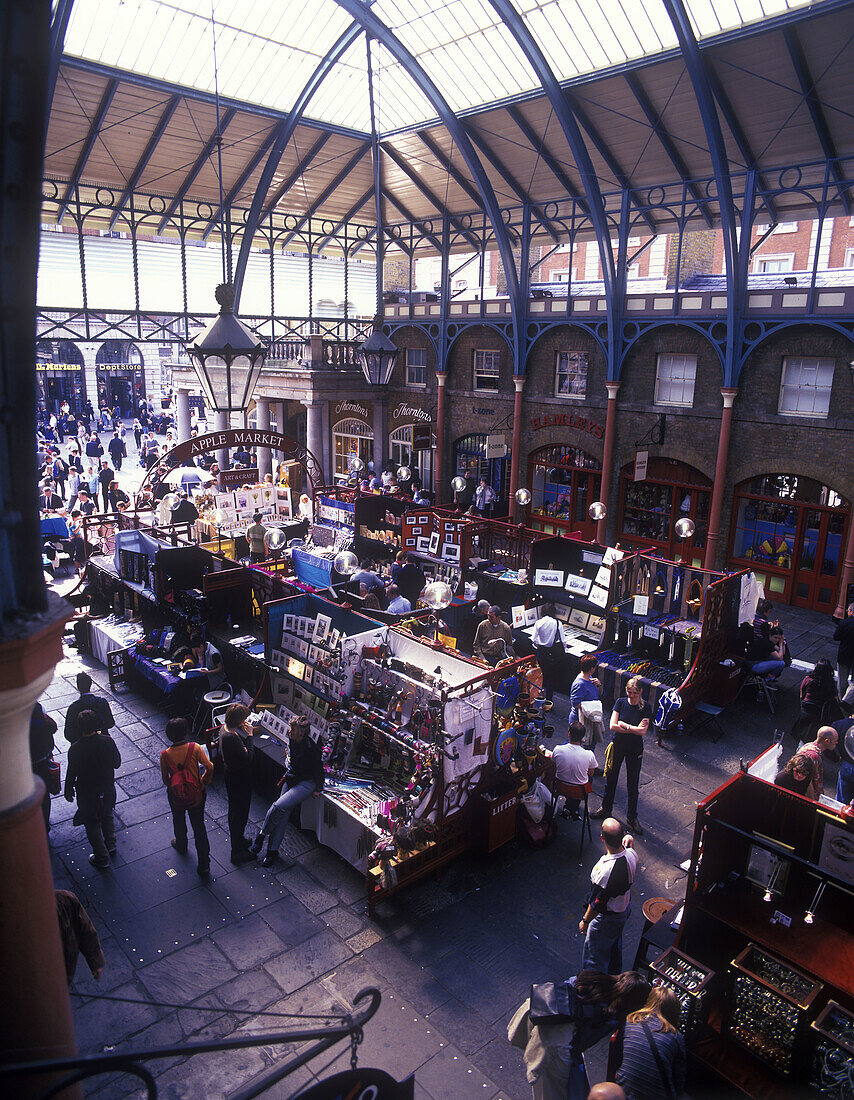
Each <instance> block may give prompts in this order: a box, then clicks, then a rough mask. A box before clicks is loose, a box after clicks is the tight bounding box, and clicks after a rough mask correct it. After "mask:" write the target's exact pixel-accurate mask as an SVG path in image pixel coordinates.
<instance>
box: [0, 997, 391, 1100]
mask: <svg viewBox="0 0 854 1100" xmlns="http://www.w3.org/2000/svg"><path fill="white" fill-rule="evenodd" d="M100 999H101V1000H107V1001H108V1000H113V999H116V1000H118V998H111V997H108V996H107V997H102V998H100ZM381 1000H382V994H381V993H380V991H379V990H378V989H376V988H375V987H374V986H368V987H366V988H365V989H362V990H360V991H359V993H357V994H356V997H355V998H354V1000H353V1007H354V1011H353V1012H349V1013H345V1014H344V1015H342V1016H337V1015H333V1014H332V1013H330V1014H329V1016H328V1017H323V1018H324V1019H326V1018H328V1019H329V1020H330V1023H328V1024H327V1025H326V1026H322V1027H321V1026H317V1027H304V1028H294V1029H293V1030H283V1031H265V1032H262V1033H261V1034H254V1035H243V1036H240V1037H238V1038H232V1039H218V1040H214V1041H209V1042H208V1041H204V1042H187V1043H183V1044H182V1045H181V1046H180V1047H176V1046H174V1045H173V1046H167V1047H150V1048H148V1049H144V1050H136V1051H123V1052H121V1053H112V1054H86V1055H80V1056H78V1057H76V1058H49V1059H46V1060H44V1061H39V1062H17V1063H11V1064H8V1065H3V1066H0V1092H2V1093H3V1094H4V1095H6V1096H14V1095H15V1094H16V1085H15V1084H13V1082H20V1081H21V1080H23V1079H26V1080H28V1081H30V1082H31V1083H32V1082H33V1081H34V1080H35V1079H37V1078H39V1077H48V1078H50V1080H49V1081H47V1082H46V1083H45V1086H44V1089H43V1091H42V1092H40V1093H38V1094H37V1100H49V1098H50V1097H52V1096H57V1095H58V1094H59V1093H61V1092H62V1091H63V1090H64V1089H67V1088H69V1087H71V1086H72V1085H76V1084H78V1083H79V1082H81V1081H86V1080H89V1079H90V1078H92V1077H97V1076H99V1075H101V1074H104V1073H126V1074H128V1075H130V1076H131V1077H136V1078H137V1079H138V1080H139V1081H141V1082H142V1083H143V1084H144V1085H145V1088H146V1095H147V1097H148V1100H157V1095H158V1092H157V1080H156V1078H155V1077H154V1074H153V1073H152V1072H151V1071H150V1070H149V1069H147V1068H146V1066H145V1065H143V1063H144V1062H149V1061H156V1060H157V1059H160V1058H174V1057H175V1055H176V1053H180V1054H183V1055H185V1056H186V1057H188V1058H192V1057H193V1056H195V1055H196V1054H211V1053H215V1052H218V1051H229V1050H246V1049H247V1048H251V1047H264V1046H279V1045H282V1044H292V1043H306V1042H307V1043H310V1044H311V1046H309V1047H307V1048H306V1049H305V1050H303V1051H302V1052H300V1053H299V1054H295V1055H294V1056H293V1057H291V1058H289V1059H288V1060H287V1061H286V1062H284V1063H283V1064H282V1065H280V1066H276V1067H275V1068H274V1069H273V1070H271V1072H270V1073H268V1074H267V1075H266V1076H264V1077H263V1078H261V1079H260V1080H256V1081H253V1082H251V1083H250V1084H249V1085H247V1086H246V1087H245V1088H243V1089H240V1090H239V1091H237V1092H234V1093H231V1094H230V1095H231V1100H252V1098H253V1097H256V1096H263V1095H264V1093H265V1092H266V1091H267V1090H268V1089H270V1088H272V1086H273V1085H275V1084H276V1083H277V1082H279V1081H281V1080H283V1079H284V1078H285V1077H287V1076H288V1075H289V1074H291V1073H293V1072H294V1070H296V1069H299V1067H300V1066H304V1065H306V1063H308V1062H310V1061H311V1060H312V1059H313V1058H316V1057H317V1056H318V1055H320V1054H323V1053H324V1052H325V1051H327V1050H329V1049H330V1048H331V1047H333V1046H335V1044H336V1043H340V1042H343V1041H344V1040H347V1039H349V1041H350V1046H351V1055H350V1063H351V1066H352V1068H353V1069H355V1068H356V1063H357V1057H358V1047H359V1044H360V1043H361V1041H362V1038H363V1028H364V1025H365V1024H366V1023H367V1022H368V1021H369V1020H370V1019H372V1018H373V1016H374V1015H375V1014H376V1012H377V1009H378V1008H379V1006H380V1002H381ZM143 1003H146V1004H147V1003H148V1002H143ZM359 1005H363V1007H362V1008H359ZM161 1007H172V1008H186V1007H187V1006H186V1005H170V1006H166V1005H162V1006H161ZM217 1011H222V1010H221V1009H217ZM244 1014H245V1015H246V1016H247V1018H249V1017H257V1016H266V1015H278V1014H276V1013H266V1012H250V1011H246V1012H245V1013H244ZM314 1018H315V1019H316V1018H317V1017H314ZM4 1082H5V1085H4V1084H3V1083H4ZM17 1087H20V1086H17ZM36 1087H38V1086H36ZM7 1089H8V1090H9V1091H6V1090H7ZM26 1092H27V1095H28V1096H34V1095H36V1094H34V1092H33V1091H32V1089H27V1090H26Z"/></svg>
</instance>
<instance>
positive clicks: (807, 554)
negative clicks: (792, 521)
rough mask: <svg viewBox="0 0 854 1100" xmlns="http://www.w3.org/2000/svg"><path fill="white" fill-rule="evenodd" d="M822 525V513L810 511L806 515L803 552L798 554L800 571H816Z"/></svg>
mask: <svg viewBox="0 0 854 1100" xmlns="http://www.w3.org/2000/svg"><path fill="white" fill-rule="evenodd" d="M820 525H821V512H814V511H812V510H810V511H808V512H807V513H806V525H805V527H804V540H803V542H802V544H801V551H800V553H799V554H798V569H806V570H808V571H809V572H812V571H813V570H814V569H815V565H816V562H815V556H816V551H817V549H818V534H819V526H820Z"/></svg>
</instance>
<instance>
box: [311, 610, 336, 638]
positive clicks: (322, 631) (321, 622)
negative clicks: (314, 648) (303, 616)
mask: <svg viewBox="0 0 854 1100" xmlns="http://www.w3.org/2000/svg"><path fill="white" fill-rule="evenodd" d="M331 629H332V619H331V617H330V616H329V615H318V616H317V618H316V619H315V621H314V634H313V637H314V640H315V641H316V642H325V641H326V638H327V635H328V634H329V631H330V630H331Z"/></svg>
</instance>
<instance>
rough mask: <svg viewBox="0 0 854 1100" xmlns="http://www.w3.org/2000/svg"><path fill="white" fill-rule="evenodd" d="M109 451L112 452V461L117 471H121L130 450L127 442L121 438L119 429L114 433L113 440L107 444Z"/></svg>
mask: <svg viewBox="0 0 854 1100" xmlns="http://www.w3.org/2000/svg"><path fill="white" fill-rule="evenodd" d="M107 450H108V451H109V452H110V461H111V462H112V464H113V465H114V466H115V468H116V469H117V470H120V469H121V468H122V459H123V458H127V453H128V449H127V447H126V446H125V441H124V440H123V439H122V438H121V437H120V436H119V433H118V429H116V431H114V432H113V438H112V439H111V440H110V442H109V443H108V444H107Z"/></svg>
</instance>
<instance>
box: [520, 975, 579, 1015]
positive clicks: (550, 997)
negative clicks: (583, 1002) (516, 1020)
mask: <svg viewBox="0 0 854 1100" xmlns="http://www.w3.org/2000/svg"><path fill="white" fill-rule="evenodd" d="M528 1016H529V1018H530V1020H531V1023H532V1024H537V1025H541V1024H571V1023H572V1022H573V1021H574V1019H575V1017H574V1016H573V1014H572V991H571V989H570V987H569V986H568V985H567V983H566V982H540V983H539V984H537V983H536V982H535V983H534V984H533V985H532V986H531V1007H530V1008H529V1009H528Z"/></svg>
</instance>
